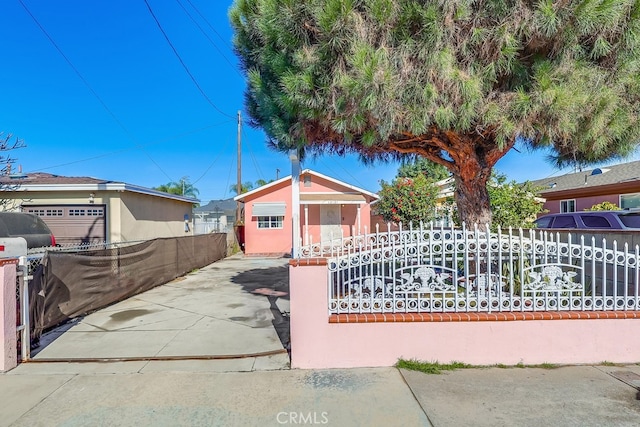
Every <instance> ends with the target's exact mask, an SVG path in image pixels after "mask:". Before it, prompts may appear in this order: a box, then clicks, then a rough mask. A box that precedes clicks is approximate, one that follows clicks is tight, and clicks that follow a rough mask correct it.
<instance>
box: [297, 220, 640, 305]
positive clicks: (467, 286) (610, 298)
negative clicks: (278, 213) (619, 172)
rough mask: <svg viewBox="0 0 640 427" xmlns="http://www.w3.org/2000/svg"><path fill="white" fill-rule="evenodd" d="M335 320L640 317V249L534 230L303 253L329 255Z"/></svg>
mask: <svg viewBox="0 0 640 427" xmlns="http://www.w3.org/2000/svg"><path fill="white" fill-rule="evenodd" d="M325 250H329V251H332V252H333V256H331V257H329V258H328V259H327V265H328V270H329V311H330V313H376V312H378V313H385V312H390V313H393V312H401V313H402V312H477V311H486V312H492V311H545V310H637V309H640V298H639V295H640V292H639V287H640V248H639V247H638V246H636V247H635V248H634V249H633V250H629V248H628V247H627V246H626V245H625V247H624V249H623V250H617V245H616V244H615V243H613V244H612V248H610V247H607V245H606V242H605V241H604V240H603V241H602V242H596V241H595V239H592V241H591V242H590V244H586V243H585V241H584V238H582V239H581V241H580V242H578V243H574V242H571V240H570V238H569V241H567V242H560V236H559V235H554V234H551V233H547V232H542V231H535V230H529V231H527V232H525V231H523V230H509V232H508V233H503V232H502V231H501V230H498V232H495V233H492V232H490V231H489V230H488V229H486V230H485V231H481V230H480V229H479V228H477V227H476V228H474V229H472V230H469V229H467V228H464V227H463V228H460V229H455V228H448V229H444V228H434V227H428V228H427V227H423V226H421V227H420V228H418V229H413V228H411V227H410V228H409V229H408V230H402V229H400V230H398V231H388V232H378V233H375V234H366V235H362V236H355V237H349V238H343V239H337V240H332V241H331V242H329V243H326V242H322V243H321V244H320V243H319V244H317V245H311V246H308V247H306V248H303V250H302V251H301V254H303V255H302V256H305V255H304V254H315V255H316V256H319V255H320V254H326V252H324V251H325Z"/></svg>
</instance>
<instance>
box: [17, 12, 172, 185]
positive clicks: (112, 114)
mask: <svg viewBox="0 0 640 427" xmlns="http://www.w3.org/2000/svg"><path fill="white" fill-rule="evenodd" d="M18 1H19V2H20V4H21V5H22V7H23V9H24V10H25V11H26V12H27V14H28V15H29V16H30V17H31V19H32V20H33V22H35V24H36V25H37V26H38V28H40V31H42V33H43V34H44V35H45V37H46V38H47V39H48V40H49V42H50V43H51V44H52V45H53V47H54V48H55V49H56V50H57V51H58V53H59V54H60V55H61V56H62V58H64V60H65V61H66V62H67V64H68V65H69V67H71V69H72V70H73V71H74V72H75V73H76V75H77V76H78V78H79V79H80V80H81V81H82V83H83V84H84V85H85V86H86V87H87V89H89V92H91V94H92V95H93V96H94V97H95V98H96V99H97V100H98V102H99V103H100V105H102V107H103V108H104V109H105V111H106V112H107V113H108V114H109V115H110V116H111V118H112V119H113V120H114V121H115V122H116V123H117V124H118V126H120V128H121V129H122V130H123V131H124V133H125V134H126V135H127V136H128V137H129V139H131V141H132V142H133V143H134V144H135V145H136V146H138V148H142V147H141V146H140V144H138V143H137V141H136V138H135V137H134V136H133V134H132V133H131V132H130V131H129V129H127V128H126V126H125V125H124V124H123V123H122V122H121V121H120V120H119V119H118V117H117V116H116V115H115V114H114V113H113V111H111V109H110V108H109V107H108V106H107V104H106V103H105V102H104V101H103V100H102V98H101V97H100V95H98V93H97V92H96V91H95V90H94V89H93V87H92V86H91V85H90V84H89V82H88V81H87V79H85V78H84V76H83V75H82V74H81V73H80V71H79V70H78V69H77V68H76V67H75V65H73V63H72V62H71V60H70V59H69V58H68V57H67V55H65V53H64V52H63V51H62V49H61V48H60V47H59V46H58V44H57V43H56V42H55V40H53V37H51V35H50V34H49V33H48V32H47V30H45V29H44V27H43V26H42V24H40V21H38V19H37V18H36V17H35V16H34V15H33V13H31V10H29V8H28V7H27V5H26V4H24V2H23V1H22V0H18ZM145 1H146V0H145ZM143 152H144V150H143ZM144 154H145V155H146V156H147V157H148V158H149V160H151V162H153V164H154V165H156V167H157V168H158V169H159V170H160V171H161V172H162V173H163V174H164V175H165V176H166V177H167V178H169V180H172V179H171V177H170V176H169V175H168V174H167V173H166V172H165V171H164V169H162V168H161V167H160V165H159V164H158V163H156V161H155V160H153V158H151V156H150V155H149V154H148V153H146V152H144Z"/></svg>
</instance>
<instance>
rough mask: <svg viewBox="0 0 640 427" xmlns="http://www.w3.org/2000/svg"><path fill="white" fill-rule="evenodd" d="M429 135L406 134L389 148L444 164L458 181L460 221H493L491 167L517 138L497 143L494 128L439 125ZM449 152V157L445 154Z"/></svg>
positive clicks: (457, 197) (470, 223)
mask: <svg viewBox="0 0 640 427" xmlns="http://www.w3.org/2000/svg"><path fill="white" fill-rule="evenodd" d="M430 131H431V132H430V133H429V134H425V135H418V136H416V135H412V134H410V133H404V134H403V137H404V138H405V139H402V140H399V141H393V142H392V143H390V144H389V148H390V149H392V150H395V151H398V152H400V153H415V154H419V155H421V156H423V157H426V158H427V159H429V160H431V161H433V162H435V163H438V164H441V165H443V166H444V167H446V168H447V169H448V170H449V172H451V174H452V176H453V178H454V180H455V186H456V189H455V193H454V194H455V199H456V205H457V206H458V214H459V216H460V221H462V222H464V223H465V224H466V225H467V227H473V226H474V225H475V224H478V226H481V227H484V226H485V225H486V224H490V223H491V204H490V203H489V191H488V190H487V182H488V181H489V178H490V177H491V170H492V169H493V166H494V165H495V164H496V162H497V161H498V160H500V158H502V156H504V155H505V154H506V153H507V152H508V151H509V150H510V149H511V148H512V147H513V145H514V144H515V139H514V140H512V141H510V142H508V143H506V144H498V143H497V142H496V140H495V136H494V135H493V133H492V129H487V130H486V131H485V132H484V133H480V132H476V133H473V134H464V133H458V132H455V131H440V130H438V129H437V128H436V127H433V128H432V129H430ZM443 152H446V154H447V155H446V156H443V154H442V153H443Z"/></svg>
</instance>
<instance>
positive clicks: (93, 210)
mask: <svg viewBox="0 0 640 427" xmlns="http://www.w3.org/2000/svg"><path fill="white" fill-rule="evenodd" d="M22 211H23V212H28V213H32V214H35V215H38V216H39V217H40V218H42V220H43V221H44V222H45V223H46V224H47V225H48V226H49V228H50V229H51V232H52V233H53V235H54V236H55V238H56V242H57V243H58V244H61V245H64V246H67V245H80V244H89V243H102V242H105V241H106V240H107V239H106V235H107V234H106V233H107V229H106V205H94V204H89V205H23V206H22Z"/></svg>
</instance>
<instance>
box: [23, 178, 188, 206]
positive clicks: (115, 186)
mask: <svg viewBox="0 0 640 427" xmlns="http://www.w3.org/2000/svg"><path fill="white" fill-rule="evenodd" d="M13 191H16V192H21V191H24V192H38V191H41V192H62V191H71V192H73V191H116V192H118V191H119V192H124V191H129V192H132V193H138V194H146V195H148V196H155V197H162V198H165V199H171V200H177V201H180V202H185V203H198V202H199V201H200V200H198V199H195V198H193V197H186V196H180V195H176V194H169V193H165V192H162V191H158V190H153V189H151V188H146V187H140V186H137V185H131V184H125V183H123V182H108V183H95V184H94V183H92V184H22V185H20V186H19V187H18V188H17V189H15V190H13Z"/></svg>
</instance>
